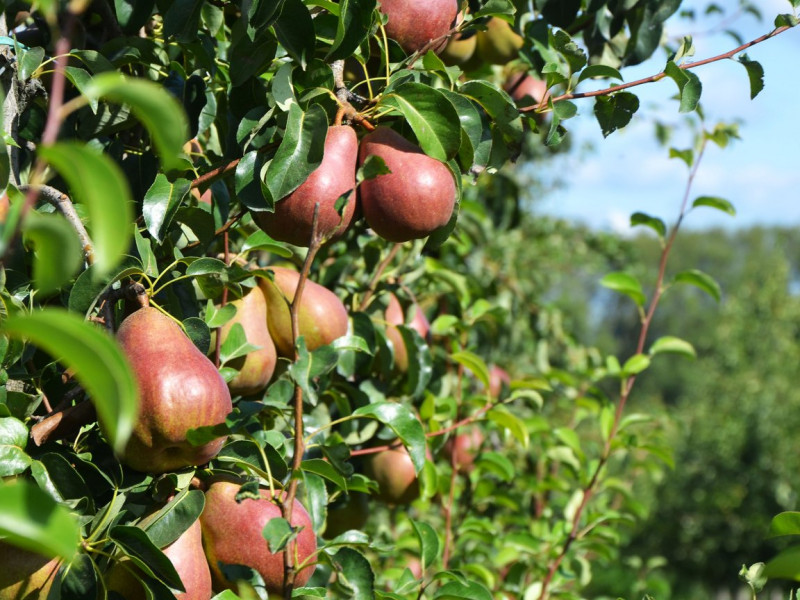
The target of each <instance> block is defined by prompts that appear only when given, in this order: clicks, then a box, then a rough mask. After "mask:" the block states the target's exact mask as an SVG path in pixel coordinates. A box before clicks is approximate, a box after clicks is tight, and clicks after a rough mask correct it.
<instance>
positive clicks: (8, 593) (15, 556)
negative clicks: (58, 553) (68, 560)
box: [0, 540, 61, 600]
mask: <svg viewBox="0 0 800 600" xmlns="http://www.w3.org/2000/svg"><path fill="white" fill-rule="evenodd" d="M60 566H61V560H60V559H58V558H47V557H45V556H42V555H41V554H37V553H36V552H30V551H29V550H23V549H22V548H18V547H17V546H13V545H11V544H8V543H6V542H3V541H2V540H0V600H39V599H41V600H44V599H45V598H47V596H48V594H49V593H50V588H51V587H52V586H53V582H54V581H55V579H56V574H57V572H58V569H59V567H60Z"/></svg>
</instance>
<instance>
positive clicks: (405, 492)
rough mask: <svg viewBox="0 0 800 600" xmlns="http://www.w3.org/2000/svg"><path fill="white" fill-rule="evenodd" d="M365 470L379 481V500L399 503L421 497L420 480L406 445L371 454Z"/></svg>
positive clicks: (377, 495)
mask: <svg viewBox="0 0 800 600" xmlns="http://www.w3.org/2000/svg"><path fill="white" fill-rule="evenodd" d="M364 471H365V474H366V475H367V477H369V478H370V479H374V480H375V481H376V482H377V483H378V493H377V494H376V497H377V498H378V500H381V501H383V502H386V503H387V504H393V505H397V504H411V502H413V501H414V500H416V499H417V498H419V480H418V479H417V473H416V471H415V470H414V463H412V462H411V456H409V454H408V450H406V447H405V446H399V447H397V448H391V449H389V450H383V451H381V452H378V453H376V454H370V455H369V456H368V457H367V460H366V462H365V467H364Z"/></svg>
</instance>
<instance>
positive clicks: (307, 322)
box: [258, 267, 349, 358]
mask: <svg viewBox="0 0 800 600" xmlns="http://www.w3.org/2000/svg"><path fill="white" fill-rule="evenodd" d="M269 270H270V271H271V272H272V274H273V279H272V280H270V279H266V278H262V279H259V282H258V285H259V287H260V288H261V289H262V290H263V291H264V296H265V297H266V299H267V324H268V326H269V333H270V335H271V336H272V339H273V340H274V342H275V348H276V349H277V350H278V354H279V355H280V356H285V357H287V358H294V338H293V337H292V320H291V315H290V312H289V305H288V304H287V299H288V300H289V301H290V302H291V301H292V300H294V293H295V290H296V289H297V282H298V281H299V280H300V273H298V272H297V271H293V270H292V269H287V268H284V267H270V268H269ZM297 317H298V319H297V320H298V325H299V328H300V332H299V333H300V335H302V336H303V338H304V340H305V344H306V348H308V350H309V352H310V351H312V350H315V349H317V348H319V347H320V346H324V345H326V344H330V343H331V342H333V341H334V340H336V339H337V338H340V337H342V336H343V335H345V334H346V333H347V328H348V324H349V319H348V315H347V309H346V308H345V307H344V304H342V301H341V300H339V298H338V296H337V295H336V294H334V293H333V292H332V291H330V290H329V289H327V288H326V287H324V286H321V285H320V284H318V283H315V282H313V281H310V280H307V281H306V283H305V287H304V288H303V295H302V297H301V300H300V307H299V310H298V314H297Z"/></svg>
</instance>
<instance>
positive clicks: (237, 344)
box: [219, 323, 261, 364]
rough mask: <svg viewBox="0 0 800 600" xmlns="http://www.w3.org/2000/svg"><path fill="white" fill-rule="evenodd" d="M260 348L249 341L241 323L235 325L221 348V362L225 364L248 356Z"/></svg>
mask: <svg viewBox="0 0 800 600" xmlns="http://www.w3.org/2000/svg"><path fill="white" fill-rule="evenodd" d="M260 348H261V347H260V346H254V345H253V344H250V343H249V342H248V341H247V334H246V333H245V332H244V327H243V326H242V324H241V323H234V324H233V325H232V326H231V328H230V329H229V330H228V333H227V334H226V336H225V341H224V342H222V346H220V353H219V360H220V362H221V363H222V364H225V363H227V362H228V361H231V360H233V359H235V358H239V357H240V356H247V355H248V354H250V353H251V352H254V351H256V350H259V349H260Z"/></svg>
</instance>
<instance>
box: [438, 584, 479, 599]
mask: <svg viewBox="0 0 800 600" xmlns="http://www.w3.org/2000/svg"><path fill="white" fill-rule="evenodd" d="M433 598H434V600H492V593H491V592H490V591H489V590H487V589H486V587H484V586H483V585H482V584H480V583H478V582H476V581H460V580H456V581H449V582H447V583H446V584H444V585H443V586H442V587H440V588H439V589H438V590H437V591H436V594H434V596H433Z"/></svg>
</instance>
